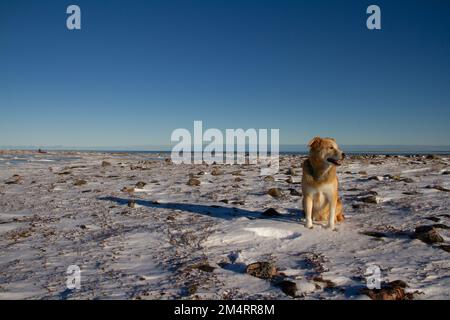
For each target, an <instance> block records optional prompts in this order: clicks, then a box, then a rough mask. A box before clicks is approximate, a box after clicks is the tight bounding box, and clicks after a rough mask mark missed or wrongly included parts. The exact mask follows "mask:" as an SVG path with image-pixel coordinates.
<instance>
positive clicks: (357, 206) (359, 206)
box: [352, 203, 367, 209]
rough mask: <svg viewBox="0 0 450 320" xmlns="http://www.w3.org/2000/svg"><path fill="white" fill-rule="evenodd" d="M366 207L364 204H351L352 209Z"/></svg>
mask: <svg viewBox="0 0 450 320" xmlns="http://www.w3.org/2000/svg"><path fill="white" fill-rule="evenodd" d="M366 207H367V204H365V203H353V204H352V208H353V209H363V208H366Z"/></svg>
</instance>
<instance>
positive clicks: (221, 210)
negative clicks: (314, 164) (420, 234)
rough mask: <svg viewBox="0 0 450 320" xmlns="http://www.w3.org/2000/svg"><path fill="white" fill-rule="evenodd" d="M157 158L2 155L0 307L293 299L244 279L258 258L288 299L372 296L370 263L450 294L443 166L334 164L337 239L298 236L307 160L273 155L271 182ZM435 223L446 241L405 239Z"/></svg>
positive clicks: (390, 275) (309, 233)
mask: <svg viewBox="0 0 450 320" xmlns="http://www.w3.org/2000/svg"><path fill="white" fill-rule="evenodd" d="M166 157H167V155H164V154H161V155H158V154H119V153H116V154H114V153H94V152H91V153H89V152H51V153H48V154H34V153H32V152H3V153H0V299H97V298H99V299H116V298H119V299H174V298H178V299H180V298H186V299H271V298H272V299H292V297H290V296H288V295H286V294H285V293H284V292H283V291H282V290H281V289H280V288H279V286H277V285H276V284H275V283H274V281H268V280H264V279H260V278H256V277H253V276H251V275H249V274H247V273H246V272H245V269H246V266H247V265H248V264H250V263H253V262H270V263H272V264H273V265H274V266H276V269H277V272H278V274H279V276H280V277H283V278H284V279H286V280H289V281H292V282H294V283H295V284H296V286H297V294H296V295H297V296H296V299H330V298H332V299H361V298H366V299H367V298H368V297H367V296H365V295H363V294H362V293H361V292H360V291H361V289H362V288H364V287H365V273H366V270H367V268H368V267H370V266H373V265H376V266H379V268H380V269H381V276H382V281H383V282H387V281H393V280H403V281H405V282H406V283H407V284H408V286H409V287H408V288H407V289H406V290H407V292H414V299H449V298H450V259H449V252H448V248H449V242H450V232H449V230H447V229H446V226H449V225H450V221H449V220H450V212H449V208H450V203H449V189H450V185H449V184H450V175H449V174H448V170H450V168H449V164H450V158H448V157H446V156H439V157H428V158H427V157H423V156H421V157H417V156H414V157H407V156H399V157H396V156H395V157H394V156H391V157H385V156H370V157H362V156H359V157H356V156H354V157H350V159H348V160H347V161H346V163H345V164H344V165H343V166H341V167H339V168H338V172H339V179H340V192H341V196H342V198H343V203H344V208H345V215H346V220H345V221H344V222H343V223H342V224H339V225H338V230H337V231H336V232H332V231H329V230H327V229H325V228H323V227H322V226H321V225H320V224H316V225H315V227H314V229H312V230H309V229H306V228H305V227H304V221H303V213H302V211H301V196H300V195H299V194H297V193H296V191H298V192H301V185H300V183H299V182H300V180H301V169H300V166H301V162H302V161H303V158H304V157H302V156H298V155H284V156H282V157H281V163H280V171H279V173H278V174H275V175H273V179H272V178H267V177H262V176H260V175H259V172H260V170H259V168H258V167H256V166H251V165H239V166H238V165H234V166H222V165H214V166H212V165H211V166H208V165H195V166H194V165H174V164H172V163H170V162H169V161H165V158H166ZM103 161H108V162H109V163H110V164H111V165H107V164H106V166H102V162H103ZM289 168H294V169H295V171H296V172H297V174H298V175H292V176H291V175H288V174H287V170H288V169H289ZM211 173H215V174H211ZM14 175H16V176H14ZM192 177H193V178H195V179H198V180H199V181H200V185H198V186H195V185H192V186H191V185H188V184H187V182H188V180H189V179H190V178H192ZM289 177H291V178H290V179H289V180H288V178H289ZM287 180H288V181H287ZM138 182H144V183H145V186H143V187H142V185H143V184H142V185H141V186H140V187H141V188H136V187H135V185H136V183H138ZM132 187H134V188H135V189H134V190H133V189H131V188H132ZM270 188H279V189H280V190H281V193H282V195H281V196H280V197H272V196H270V195H268V194H267V191H268V190H269V189H270ZM367 196H369V198H370V196H372V198H371V200H370V199H369V200H368V198H367ZM364 199H365V200H364ZM130 200H134V201H131V202H130V203H129V201H130ZM268 208H273V209H275V210H277V211H278V212H279V213H280V214H281V215H275V216H265V215H263V214H262V213H263V212H264V211H265V210H266V209H268ZM433 224H434V225H436V224H437V226H436V230H437V231H438V233H439V234H440V235H441V236H442V240H443V242H440V243H435V244H427V243H424V242H423V241H421V240H419V239H415V238H414V237H413V236H412V235H413V234H414V229H415V228H416V227H417V226H423V225H433ZM370 232H372V233H370ZM374 232H378V233H374ZM374 235H375V236H374ZM69 265H78V266H79V267H80V268H81V289H79V290H69V289H67V288H66V277H67V275H66V270H67V267H68V266H69Z"/></svg>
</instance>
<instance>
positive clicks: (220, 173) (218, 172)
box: [211, 168, 223, 176]
mask: <svg viewBox="0 0 450 320" xmlns="http://www.w3.org/2000/svg"><path fill="white" fill-rule="evenodd" d="M222 174H223V171H222V170H219V169H217V168H214V169H213V170H212V171H211V175H213V176H220V175H222Z"/></svg>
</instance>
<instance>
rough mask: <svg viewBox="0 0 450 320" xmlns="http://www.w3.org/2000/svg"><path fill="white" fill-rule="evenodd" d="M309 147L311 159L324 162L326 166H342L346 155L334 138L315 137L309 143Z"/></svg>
mask: <svg viewBox="0 0 450 320" xmlns="http://www.w3.org/2000/svg"><path fill="white" fill-rule="evenodd" d="M308 146H309V147H310V151H309V155H310V157H311V158H313V159H314V160H315V161H321V162H323V165H325V166H328V165H335V166H340V165H341V164H342V160H344V158H345V153H344V152H342V150H340V149H339V146H338V145H337V143H336V140H334V139H333V138H321V137H315V138H314V139H312V140H311V141H310V142H309V143H308Z"/></svg>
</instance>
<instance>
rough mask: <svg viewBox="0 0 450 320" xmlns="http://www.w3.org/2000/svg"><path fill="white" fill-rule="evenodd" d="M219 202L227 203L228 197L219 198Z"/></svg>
mask: <svg viewBox="0 0 450 320" xmlns="http://www.w3.org/2000/svg"><path fill="white" fill-rule="evenodd" d="M219 202H223V203H228V199H222V200H219Z"/></svg>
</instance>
